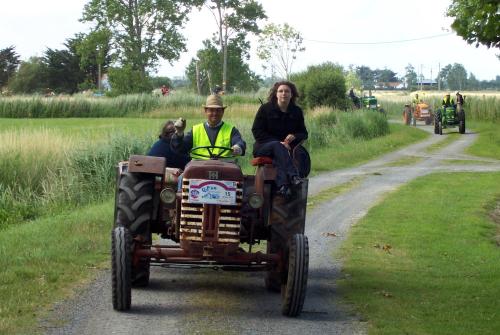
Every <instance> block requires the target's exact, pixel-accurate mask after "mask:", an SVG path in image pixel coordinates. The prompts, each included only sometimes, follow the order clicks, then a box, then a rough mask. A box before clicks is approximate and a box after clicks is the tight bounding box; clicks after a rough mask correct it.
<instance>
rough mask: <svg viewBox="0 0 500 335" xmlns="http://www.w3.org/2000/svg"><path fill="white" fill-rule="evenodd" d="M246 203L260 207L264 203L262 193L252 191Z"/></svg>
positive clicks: (255, 207) (253, 206)
mask: <svg viewBox="0 0 500 335" xmlns="http://www.w3.org/2000/svg"><path fill="white" fill-rule="evenodd" d="M248 204H249V205H250V207H252V208H254V209H257V208H261V207H262V205H263V204H264V198H263V197H262V195H260V194H257V193H254V194H252V195H251V196H250V197H248Z"/></svg>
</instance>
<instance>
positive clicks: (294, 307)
mask: <svg viewBox="0 0 500 335" xmlns="http://www.w3.org/2000/svg"><path fill="white" fill-rule="evenodd" d="M287 254H288V255H287V267H288V273H287V276H286V278H283V282H282V285H281V296H282V299H283V300H282V309H281V312H282V314H283V315H286V316H298V315H299V314H300V313H301V312H302V308H303V307H304V300H305V297H306V289H307V275H308V270H309V244H308V241H307V237H306V236H305V235H303V234H295V235H293V236H292V238H291V239H290V241H289V242H288V252H287Z"/></svg>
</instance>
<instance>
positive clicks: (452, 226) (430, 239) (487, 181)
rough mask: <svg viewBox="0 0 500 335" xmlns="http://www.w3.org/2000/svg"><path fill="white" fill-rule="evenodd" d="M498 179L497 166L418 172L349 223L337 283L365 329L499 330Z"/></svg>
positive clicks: (403, 331)
mask: <svg viewBox="0 0 500 335" xmlns="http://www.w3.org/2000/svg"><path fill="white" fill-rule="evenodd" d="M498 185H500V173H461V174H459V175H458V174H454V175H451V174H435V175H430V176H426V177H422V178H419V179H417V180H415V181H413V182H411V183H410V184H407V185H405V186H403V187H402V188H401V189H400V190H399V191H397V192H395V193H393V194H391V195H390V196H388V197H387V198H386V199H385V201H384V202H383V203H382V204H380V205H378V206H376V207H374V208H373V209H372V210H370V212H369V213H368V215H367V216H366V217H365V218H364V219H362V220H361V221H360V222H359V223H358V224H357V225H356V226H354V227H353V229H352V232H351V235H350V237H349V238H348V240H347V241H346V243H345V244H344V245H343V248H342V254H343V257H344V258H345V263H344V269H343V271H344V273H345V274H346V276H345V279H342V280H341V281H340V283H339V287H340V291H341V293H342V295H343V297H344V300H346V301H347V302H349V303H351V304H353V305H354V306H355V308H356V310H357V311H358V312H359V313H361V314H362V315H363V316H364V317H365V318H367V319H368V322H369V333H370V334H453V335H456V334H498V330H499V329H500V318H499V314H498V313H499V312H498V297H500V286H499V285H498V278H499V277H500V267H498V264H500V249H499V247H498V245H497V244H496V243H495V235H496V234H497V232H498V231H497V229H498V227H496V226H497V225H498V224H495V223H494V222H493V220H492V217H491V213H492V212H493V211H494V208H495V205H496V203H497V202H498V201H499V200H500V190H499V189H498ZM416 199H418V206H416V202H415V201H416ZM347 274H348V275H347Z"/></svg>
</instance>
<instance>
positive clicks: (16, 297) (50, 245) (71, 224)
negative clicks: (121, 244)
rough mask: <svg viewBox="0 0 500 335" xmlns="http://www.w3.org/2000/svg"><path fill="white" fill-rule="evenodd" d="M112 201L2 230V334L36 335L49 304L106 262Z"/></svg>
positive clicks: (84, 280)
mask: <svg viewBox="0 0 500 335" xmlns="http://www.w3.org/2000/svg"><path fill="white" fill-rule="evenodd" d="M112 217H113V209H112V206H111V202H110V201H107V202H105V203H103V204H101V205H94V206H89V207H85V208H82V209H79V210H76V211H74V212H66V213H64V214H60V215H57V216H54V217H50V218H44V219H40V220H36V221H32V222H28V223H24V224H18V225H14V226H11V227H8V228H7V229H5V230H3V231H2V233H1V234H0V301H1V302H2V303H1V305H0V334H20V333H21V334H32V333H33V332H34V329H36V320H37V319H38V318H39V317H42V316H43V315H44V313H47V311H48V309H49V308H50V306H51V305H52V304H53V303H54V302H55V301H57V300H59V299H63V298H65V297H67V296H68V295H71V292H73V291H74V289H75V288H76V287H78V286H79V285H82V284H84V283H86V282H87V281H88V280H89V279H91V278H92V277H93V276H94V275H95V269H96V268H103V267H104V266H107V264H106V263H104V262H105V261H107V260H108V255H109V240H110V239H109V236H110V231H111V227H110V222H112V221H113V219H112Z"/></svg>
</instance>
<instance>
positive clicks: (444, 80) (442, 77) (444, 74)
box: [438, 64, 452, 88]
mask: <svg viewBox="0 0 500 335" xmlns="http://www.w3.org/2000/svg"><path fill="white" fill-rule="evenodd" d="M451 67H452V66H451V64H448V65H446V66H445V67H443V68H442V69H441V71H439V74H438V80H439V82H440V83H439V84H440V86H441V87H442V88H448V74H449V73H450V70H451Z"/></svg>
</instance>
